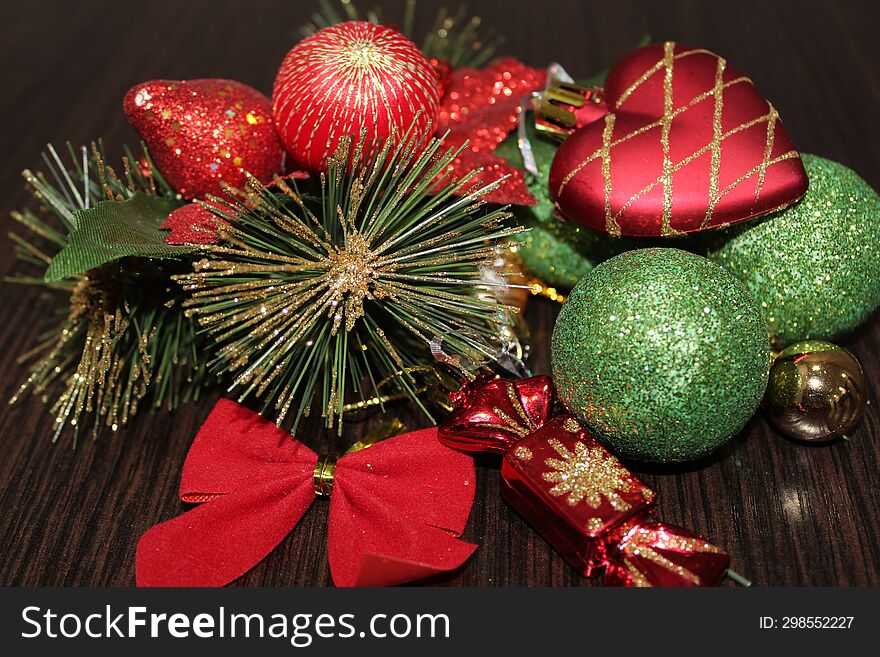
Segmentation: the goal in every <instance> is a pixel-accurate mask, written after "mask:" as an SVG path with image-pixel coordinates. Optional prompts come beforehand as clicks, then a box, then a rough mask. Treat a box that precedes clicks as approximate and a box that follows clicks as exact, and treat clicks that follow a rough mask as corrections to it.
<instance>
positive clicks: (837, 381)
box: [766, 340, 867, 443]
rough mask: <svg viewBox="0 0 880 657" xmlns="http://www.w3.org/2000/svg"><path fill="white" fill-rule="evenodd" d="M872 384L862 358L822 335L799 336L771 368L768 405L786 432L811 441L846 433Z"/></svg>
mask: <svg viewBox="0 0 880 657" xmlns="http://www.w3.org/2000/svg"><path fill="white" fill-rule="evenodd" d="M866 403H867V387H866V384H865V375H864V374H863V373H862V368H861V366H860V365H859V361H858V360H856V358H855V356H853V355H852V354H851V353H850V352H848V351H847V350H846V349H843V348H841V347H838V346H837V345H834V344H831V343H829V342H823V341H821V340H806V341H803V342H796V343H795V344H793V345H791V346H789V347H787V348H786V349H784V350H783V351H782V352H780V354H779V355H778V356H777V358H776V361H775V362H774V364H773V367H772V369H771V370H770V383H769V385H768V387H767V397H766V410H767V415H768V416H769V417H770V419H771V420H772V422H773V424H775V425H776V427H777V428H778V429H779V430H780V431H781V432H782V433H784V434H785V435H787V436H789V437H791V438H794V439H796V440H801V441H804V442H809V443H825V442H829V441H831V440H835V439H837V438H841V437H843V436H846V434H847V433H849V432H850V431H852V430H853V429H854V428H855V427H856V425H857V424H858V423H859V421H860V420H861V419H862V416H863V415H864V413H865V404H866Z"/></svg>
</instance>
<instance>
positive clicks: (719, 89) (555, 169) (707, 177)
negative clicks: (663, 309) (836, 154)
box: [549, 42, 807, 237]
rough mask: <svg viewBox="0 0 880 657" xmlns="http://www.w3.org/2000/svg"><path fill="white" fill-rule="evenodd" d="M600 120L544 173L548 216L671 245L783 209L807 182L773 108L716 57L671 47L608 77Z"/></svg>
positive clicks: (631, 58)
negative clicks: (551, 205)
mask: <svg viewBox="0 0 880 657" xmlns="http://www.w3.org/2000/svg"><path fill="white" fill-rule="evenodd" d="M604 99H605V102H606V103H607V105H608V110H609V111H608V113H607V114H606V115H605V116H604V117H602V119H601V120H597V121H595V122H593V123H591V124H589V125H587V126H584V127H583V128H581V129H579V130H577V131H576V132H575V133H574V134H573V135H572V136H571V137H569V138H568V139H567V140H566V141H565V142H564V143H563V144H562V146H561V147H560V148H559V150H558V151H557V153H556V156H555V158H554V160H553V165H552V167H551V169H550V180H549V183H550V192H551V194H552V195H553V197H554V199H555V202H556V209H557V213H558V214H560V215H561V216H562V217H563V218H565V219H568V220H570V221H572V222H575V223H578V224H583V225H585V226H589V227H590V228H594V229H596V230H600V231H604V232H607V233H609V234H611V235H615V236H618V235H642V236H664V237H668V236H674V235H679V234H682V233H689V232H696V231H701V230H706V229H710V228H717V227H719V226H724V225H727V224H731V223H734V222H737V221H743V220H745V219H749V218H751V217H755V216H758V215H762V214H766V213H768V212H772V211H774V210H778V209H780V208H783V207H785V206H787V205H789V204H791V203H793V202H795V201H796V200H797V199H799V198H800V197H801V196H803V195H804V193H805V192H806V190H807V175H806V173H805V171H804V167H803V165H802V164H801V160H800V156H799V155H798V152H797V150H796V149H795V147H794V144H793V143H792V140H791V138H790V137H789V136H788V133H787V132H786V131H785V128H784V127H783V125H782V122H781V121H780V118H779V114H778V113H777V111H776V109H775V108H774V107H773V106H772V105H771V104H770V103H769V102H767V100H765V99H764V98H763V97H762V96H761V95H760V94H759V93H758V91H757V90H756V89H755V87H754V85H753V84H752V81H751V80H750V79H749V78H747V77H745V76H744V75H742V74H741V73H740V72H739V71H737V70H736V69H734V68H733V67H732V66H730V65H728V63H727V61H726V60H725V59H724V58H722V57H719V56H718V55H716V54H714V53H712V52H709V51H708V50H702V49H697V48H690V47H687V46H682V45H677V44H675V43H672V42H667V43H664V44H653V45H650V46H646V47H644V48H640V49H638V50H636V51H634V52H632V53H630V54H629V55H627V56H626V57H624V58H623V59H622V60H621V61H619V62H618V63H617V64H616V65H615V66H614V67H613V68H612V70H611V72H610V74H609V75H608V79H607V81H606V84H605V89H604Z"/></svg>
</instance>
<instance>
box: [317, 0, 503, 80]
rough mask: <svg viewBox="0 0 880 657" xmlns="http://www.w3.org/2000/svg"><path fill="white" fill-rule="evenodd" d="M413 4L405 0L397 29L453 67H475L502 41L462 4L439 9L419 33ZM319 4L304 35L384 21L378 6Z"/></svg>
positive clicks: (325, 0)
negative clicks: (362, 8)
mask: <svg viewBox="0 0 880 657" xmlns="http://www.w3.org/2000/svg"><path fill="white" fill-rule="evenodd" d="M416 4H417V3H416V1H415V0H407V2H406V4H405V9H404V12H403V16H402V18H401V20H400V21H399V28H400V30H401V31H402V32H403V34H405V35H406V36H408V37H409V38H410V39H412V40H413V41H415V42H416V43H421V44H422V45H421V51H422V53H424V55H425V57H428V58H429V59H439V60H445V61H447V62H449V64H450V65H452V66H453V67H454V68H458V67H461V66H469V67H474V68H477V67H480V66H482V65H484V64H485V63H487V62H488V61H489V60H491V59H492V58H493V57H494V56H495V55H496V54H497V52H498V48H499V46H500V45H501V44H502V43H503V42H504V39H503V38H502V37H500V36H498V35H496V34H495V33H494V32H492V31H491V30H482V32H481V28H482V19H481V18H480V17H479V16H474V15H470V14H469V13H468V8H467V5H465V4H462V5H459V7H458V9H457V10H456V11H455V12H450V11H449V10H447V9H446V8H441V9H439V10H438V11H437V15H436V16H435V18H434V22H433V26H432V27H431V29H430V30H429V31H428V32H427V34H419V32H418V30H416V29H415V15H416ZM318 5H319V9H318V11H316V12H315V13H313V14H312V16H311V22H309V23H308V24H306V25H305V26H303V27H302V28H301V31H302V33H303V34H304V35H305V36H308V35H310V34H314V33H315V32H317V31H318V30H322V29H324V28H325V27H329V26H331V25H336V24H338V23H343V22H346V21H356V20H365V21H369V22H371V23H383V22H384V18H385V17H384V16H383V13H382V9H381V8H380V7H371V8H369V9H368V10H367V11H366V12H361V11H360V10H358V8H357V6H356V5H355V4H354V3H353V2H352V1H351V0H338V2H331V0H319V3H318ZM390 18H392V17H389V19H390Z"/></svg>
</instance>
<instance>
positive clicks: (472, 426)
mask: <svg viewBox="0 0 880 657" xmlns="http://www.w3.org/2000/svg"><path fill="white" fill-rule="evenodd" d="M555 401H556V392H555V388H554V386H553V382H552V380H551V379H550V378H549V377H546V376H534V377H531V378H528V379H522V380H519V381H508V380H505V379H494V380H489V381H486V380H482V381H481V380H478V381H476V382H474V383H472V384H470V385H468V386H466V387H465V388H463V389H462V390H461V391H459V392H458V393H455V394H454V396H453V402H454V403H455V404H456V408H455V409H454V410H453V411H452V413H450V414H449V416H447V418H446V420H445V421H444V422H443V424H442V425H441V427H440V433H439V439H440V441H441V442H443V443H444V444H446V445H449V446H450V447H454V448H456V449H461V450H464V451H469V452H500V453H502V454H503V455H504V458H503V461H502V465H501V476H502V478H503V480H504V483H505V484H506V486H504V487H503V488H502V493H503V494H504V497H505V499H506V500H507V501H508V502H509V503H510V504H511V506H513V507H514V508H515V509H516V510H517V511H519V512H520V514H521V515H522V516H523V517H525V518H526V520H528V521H529V522H531V523H532V525H533V526H534V527H535V529H537V530H538V531H539V532H540V533H541V534H542V535H543V536H544V538H545V539H546V540H547V541H548V542H549V543H550V544H551V545H553V547H555V548H556V549H557V550H558V551H559V552H560V554H562V556H564V557H565V558H566V559H567V560H568V561H569V562H570V563H571V564H572V565H573V566H574V567H575V568H577V569H578V570H579V571H580V572H581V573H582V574H584V575H587V576H590V575H592V574H594V573H595V572H596V571H597V570H598V569H601V568H604V569H605V582H606V584H611V585H618V586H713V585H715V584H717V583H718V582H719V581H720V580H721V578H722V577H723V576H724V573H725V572H726V570H727V567H728V566H729V565H730V558H729V557H728V556H727V553H726V552H725V551H724V550H722V549H721V548H718V547H716V546H714V545H712V544H710V543H709V542H708V541H706V539H704V538H703V537H702V536H699V535H697V534H693V533H691V532H689V531H687V530H685V529H681V528H679V527H674V526H672V525H667V524H663V523H659V522H652V521H649V520H648V512H649V511H650V509H651V507H652V506H653V504H654V501H655V499H656V495H655V493H654V491H652V490H651V489H650V488H648V487H647V486H646V485H645V484H644V483H642V482H641V481H640V480H639V479H638V478H637V477H636V476H635V475H633V474H632V473H631V472H629V471H628V470H627V469H626V468H624V467H623V465H622V464H621V463H620V462H619V461H618V460H617V459H616V458H615V457H614V456H613V455H612V454H611V453H610V452H609V451H608V450H606V449H605V448H604V447H603V446H602V445H601V444H600V443H599V441H598V440H597V439H596V438H595V436H593V435H592V434H591V433H590V432H589V431H588V430H586V429H585V428H584V427H582V426H581V425H580V424H579V423H578V422H577V420H576V419H575V418H573V417H571V416H570V415H558V416H555V417H554V414H553V410H554V405H555Z"/></svg>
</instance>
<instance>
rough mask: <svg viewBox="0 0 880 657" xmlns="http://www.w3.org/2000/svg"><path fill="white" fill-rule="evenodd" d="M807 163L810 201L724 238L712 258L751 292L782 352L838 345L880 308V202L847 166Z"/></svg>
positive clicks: (738, 228)
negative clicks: (816, 342) (801, 343)
mask: <svg viewBox="0 0 880 657" xmlns="http://www.w3.org/2000/svg"><path fill="white" fill-rule="evenodd" d="M802 158H803V162H804V167H805V168H806V170H807V176H808V177H809V180H810V187H809V189H808V190H807V194H806V196H804V198H803V200H801V201H800V202H799V203H798V204H796V205H793V206H791V207H789V208H787V209H785V210H782V211H780V212H777V213H775V214H772V215H769V216H768V217H766V218H763V219H759V220H757V221H754V222H748V223H747V224H746V225H744V226H735V227H733V228H730V229H728V230H726V231H722V232H721V233H720V234H719V236H718V237H719V238H720V239H721V240H723V242H722V244H721V245H720V246H718V247H715V248H713V249H712V250H711V252H710V254H709V257H710V258H711V259H712V260H714V261H715V262H717V263H719V264H721V265H723V266H724V267H725V268H727V269H728V270H729V271H730V272H731V273H732V274H734V275H735V276H736V277H737V278H739V279H740V280H741V281H742V282H743V283H745V285H746V287H748V288H749V290H750V291H751V293H752V295H753V296H754V297H755V299H757V300H758V302H759V303H760V304H761V309H762V312H763V314H764V318H765V319H766V321H767V329H768V331H769V332H770V336H771V338H772V340H773V342H774V344H776V345H777V346H779V347H783V346H785V345H787V344H790V343H792V342H795V341H797V340H805V339H813V338H818V339H822V340H833V339H835V338H837V337H840V336H841V335H842V334H844V333H846V332H848V331H850V330H852V329H854V328H855V327H857V326H858V325H859V324H861V323H862V322H864V321H865V320H866V319H867V318H868V317H869V316H870V314H871V313H872V312H873V311H874V310H875V309H876V308H877V307H878V305H880V197H878V196H877V193H876V192H875V191H874V190H873V189H871V187H870V186H869V185H868V183H866V182H865V181H864V180H862V179H861V178H860V177H859V176H858V175H857V174H856V173H855V172H854V171H852V170H851V169H849V168H847V167H845V166H843V165H842V164H838V163H837V162H832V161H830V160H826V159H824V158H821V157H817V156H816V155H806V154H805V155H802Z"/></svg>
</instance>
